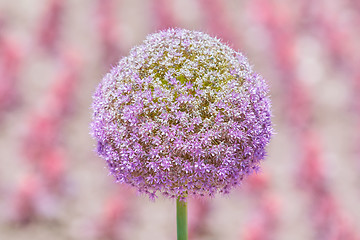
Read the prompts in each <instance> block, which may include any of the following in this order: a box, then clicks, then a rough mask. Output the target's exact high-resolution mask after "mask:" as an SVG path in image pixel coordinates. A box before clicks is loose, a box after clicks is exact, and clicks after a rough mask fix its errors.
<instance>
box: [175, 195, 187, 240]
mask: <svg viewBox="0 0 360 240" xmlns="http://www.w3.org/2000/svg"><path fill="white" fill-rule="evenodd" d="M176 225H177V240H187V239H188V226H187V203H186V202H184V201H180V200H179V198H178V199H177V200H176Z"/></svg>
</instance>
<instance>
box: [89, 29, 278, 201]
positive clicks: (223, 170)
mask: <svg viewBox="0 0 360 240" xmlns="http://www.w3.org/2000/svg"><path fill="white" fill-rule="evenodd" d="M270 105H271V103H270V99H269V96H268V87H267V85H266V83H265V80H264V79H263V78H262V77H261V76H260V75H258V74H256V73H255V72H254V71H253V70H252V68H251V67H250V65H249V63H248V61H247V59H246V58H245V57H244V56H243V55H242V54H241V53H239V52H236V51H234V50H232V49H231V48H230V47H228V46H227V45H225V44H223V43H222V42H221V41H220V40H218V39H216V38H213V37H210V36H209V35H207V34H204V33H201V32H195V31H189V30H184V29H169V30H165V31H161V32H158V33H155V34H151V35H149V36H148V37H147V38H146V40H145V41H144V43H143V44H141V45H139V46H137V47H134V48H133V49H132V50H131V51H130V55H129V56H128V57H124V58H122V59H121V60H120V61H119V63H118V65H117V66H115V67H114V68H113V69H112V70H111V72H110V73H108V74H107V75H106V76H105V77H104V78H103V80H102V82H101V83H100V84H99V86H98V88H97V90H96V93H95V94H94V102H93V105H92V107H93V110H94V115H93V122H92V124H91V128H92V134H93V136H94V138H95V139H96V140H97V144H98V147H97V152H98V154H99V155H100V156H101V157H103V158H104V159H105V160H106V162H107V164H108V167H109V169H110V172H111V174H112V175H113V176H114V177H115V178H116V179H117V181H118V182H121V183H127V184H130V185H132V186H134V187H135V188H137V189H138V190H139V191H140V192H143V193H146V194H148V195H149V196H150V197H151V198H154V197H155V196H156V195H157V193H162V194H164V195H165V196H168V197H170V198H180V199H185V198H186V196H188V195H197V196H212V195H213V194H215V193H217V192H219V193H227V192H229V190H230V189H231V188H232V187H234V186H236V185H238V184H239V183H240V182H241V181H242V180H243V179H244V177H245V176H247V175H249V174H251V173H252V172H253V171H254V170H256V169H258V168H259V162H260V160H262V159H263V158H264V156H265V146H266V144H267V143H268V142H269V140H270V137H271V134H272V124H271V112H270Z"/></svg>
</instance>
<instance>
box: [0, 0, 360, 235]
mask: <svg viewBox="0 0 360 240" xmlns="http://www.w3.org/2000/svg"><path fill="white" fill-rule="evenodd" d="M51 2H53V3H54V2H58V4H60V5H59V6H61V7H60V10H59V16H60V17H59V22H57V21H56V20H55V21H54V23H51V21H52V20H51V17H54V16H53V15H52V14H51V11H49V6H50V4H51ZM106 4H109V5H106ZM111 4H113V5H111ZM47 12H50V13H48V14H49V16H47ZM359 12H360V4H359V3H358V1H357V0H345V1H341V0H328V1H324V0H323V1H309V0H306V1H301V0H297V1H283V0H271V1H266V0H256V1H236V0H208V1H206V0H194V1H191V0H171V1H166V0H149V1H146V0H119V1H115V0H114V1H111V0H107V1H100V0H98V1H96V0H91V1H85V0H63V1H54V0H38V1H35V0H32V1H31V0H19V1H8V0H0V39H1V41H0V94H3V96H6V98H4V97H3V98H2V97H0V103H1V104H0V132H1V133H0V199H1V200H0V209H1V211H0V239H14V240H18V239H36V240H37V239H39V240H43V239H54V240H57V239H59V240H60V239H111V238H110V235H112V236H113V238H112V239H124V240H127V239H129V240H130V239H131V240H140V239H158V240H162V239H164V240H165V239H175V236H176V234H175V233H176V224H175V203H174V202H171V201H170V200H166V199H163V198H159V199H157V200H156V202H151V201H149V200H148V199H147V198H146V197H143V196H137V195H136V193H134V192H133V191H132V190H131V189H128V188H126V187H119V186H118V185H116V184H115V183H114V182H113V179H112V178H111V177H110V176H108V172H107V169H106V168H105V163H104V162H103V160H102V159H100V158H98V157H97V156H96V154H95V152H94V150H93V149H94V145H95V142H94V140H93V139H91V137H90V135H89V123H90V121H91V109H90V105H91V101H92V98H91V97H92V94H93V92H94V89H95V87H96V85H97V84H98V82H99V81H100V79H101V78H102V76H103V75H104V74H105V73H106V72H107V71H108V70H109V69H110V66H111V65H114V64H115V63H116V60H117V59H119V58H120V57H121V56H123V55H127V54H128V52H129V49H130V48H131V47H132V46H134V45H137V44H139V43H141V41H142V40H143V39H144V38H145V36H146V35H147V34H149V33H152V32H154V31H156V30H158V29H162V28H166V27H183V28H188V29H196V30H201V31H204V32H208V33H210V34H211V35H213V36H214V35H215V36H219V37H220V38H223V39H224V40H225V42H227V43H229V44H230V46H232V47H234V48H235V49H238V50H240V51H242V52H244V53H245V55H247V56H248V58H249V59H250V61H251V64H253V65H254V69H255V70H256V71H257V72H259V73H261V74H262V75H263V76H264V77H265V78H266V79H267V80H268V82H269V84H270V86H271V95H272V101H273V114H274V118H273V120H274V124H275V129H276V135H274V137H273V140H272V142H271V144H270V145H269V147H268V157H267V159H266V161H265V162H264V163H263V165H262V166H263V168H262V172H263V175H261V176H258V177H257V178H254V179H252V181H251V182H250V183H245V184H244V185H243V186H242V187H240V188H239V189H237V190H236V191H233V192H232V193H231V194H230V195H229V196H225V197H222V196H216V198H214V199H211V200H209V201H208V202H199V201H194V200H193V201H190V203H189V205H190V206H189V211H190V212H189V215H192V216H191V219H192V221H197V220H199V221H200V220H201V221H200V225H201V224H202V225H203V226H200V225H196V224H195V223H192V224H193V225H191V226H195V228H196V229H195V232H196V230H197V229H200V228H201V229H200V230H201V231H200V230H199V231H198V232H196V233H194V235H193V237H192V238H191V239H214V240H215V239H227V240H235V239H246V240H270V239H273V240H303V239H326V240H354V239H355V240H359V239H360V207H359V201H360V175H359V171H360V150H359V149H360V143H359V140H360V137H359V135H360V104H359V103H360V98H359V96H360V95H359V91H360V69H359V68H358V64H359V63H360V45H359V44H358V42H359V41H360V28H359V26H360V13H359ZM111 14H112V15H111ZM47 23H50V25H49V26H47ZM56 26H57V27H58V29H57V28H56ZM42 28H45V30H43V32H45V33H47V34H50V35H46V34H45V36H43V37H41V32H42V30H41V29H42ZM46 29H52V30H53V31H54V32H50V33H49V32H47V31H46ZM51 34H54V35H51ZM52 36H54V39H55V40H52ZM39 39H40V40H39ZM41 41H45V42H41ZM46 41H48V42H46ZM39 42H41V43H40V44H39ZM10 61H13V62H10ZM9 79H10V80H9ZM61 84H65V85H61ZM6 86H8V88H5V87H6ZM64 86H65V87H64ZM62 87H64V89H65V90H64V89H62ZM59 89H60V90H59ZM2 91H3V92H2ZM54 96H58V97H54ZM4 99H6V101H8V102H6V101H5V100H4ZM1 101H3V102H1ZM3 106H5V107H3ZM54 116H55V117H54ZM41 117H44V118H45V120H44V119H43V120H44V121H45V122H46V119H47V118H46V117H49V118H50V119H55V121H56V124H55V127H54V126H53V125H51V126H49V129H50V130H48V129H47V128H46V126H45V125H43V122H39V123H37V125H36V124H35V123H34V122H36V121H39V118H41ZM47 123H48V122H47ZM34 126H36V127H37V129H38V130H36V131H35V133H33V134H34V135H31V134H30V132H31V130H34ZM52 127H54V128H55V130H53V129H52ZM38 131H40V132H41V133H44V132H46V131H49V134H52V133H53V132H51V131H56V137H54V138H53V137H50V139H51V143H49V142H47V141H44V142H45V145H46V144H49V146H48V145H46V146H47V148H49V149H51V151H50V152H49V153H48V151H46V154H49V155H46V156H47V157H48V158H46V157H45V158H46V159H51V161H50V162H47V163H46V164H47V165H46V164H45V165H41V164H42V163H38V162H37V161H40V160H38V159H37V156H38V153H37V152H36V151H42V150H41V149H40V150H38V149H36V147H38V145H37V141H36V139H37V138H38V135H36V132H38ZM30 135H31V136H30ZM41 136H42V135H41ZM39 141H40V140H39ZM27 146H28V147H27ZM29 146H30V147H29ZM33 151H35V153H34V152H33ZM29 152H30V153H29ZM31 156H32V157H31ZM42 167H43V168H44V169H45V170H44V169H42ZM44 172H45V175H46V174H47V173H49V176H47V175H46V176H43V175H42V174H44ZM52 177H53V178H52ZM57 177H59V178H57ZM39 179H40V182H38V181H39ZM44 179H47V181H48V180H49V179H52V180H53V182H45V183H44V182H41V181H42V180H44ZM49 181H50V180H49ZM46 184H49V186H50V187H49V186H47V185H46ZM318 185H321V186H320V187H319V186H318ZM57 188H59V189H57ZM319 188H320V190H319ZM324 189H326V191H325V193H324V192H323V191H324ZM32 194H33V195H32ZM29 196H30V197H29ZM26 197H29V199H32V200H29V202H26ZM24 204H25V205H26V204H30V205H26V206H25V205H24ZM19 205H21V207H23V209H22V208H20V210H21V209H22V210H21V211H20V210H19ZM201 207H203V208H201ZM202 211H203V212H202ZM26 214H28V215H26ZM202 214H203V215H202ZM25 215H26V216H25ZM22 218H23V219H22ZM19 219H20V220H19ZM24 219H25V220H24ZM264 219H265V220H264ZM264 221H265V223H264ZM112 224H113V225H112ZM114 229H115V230H116V231H115V232H114ZM106 231H108V236H107V237H106V234H105V232H106ZM101 234H102V236H101ZM256 234H257V235H259V236H257V237H256V236H255V235H256ZM337 234H339V235H337Z"/></svg>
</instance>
